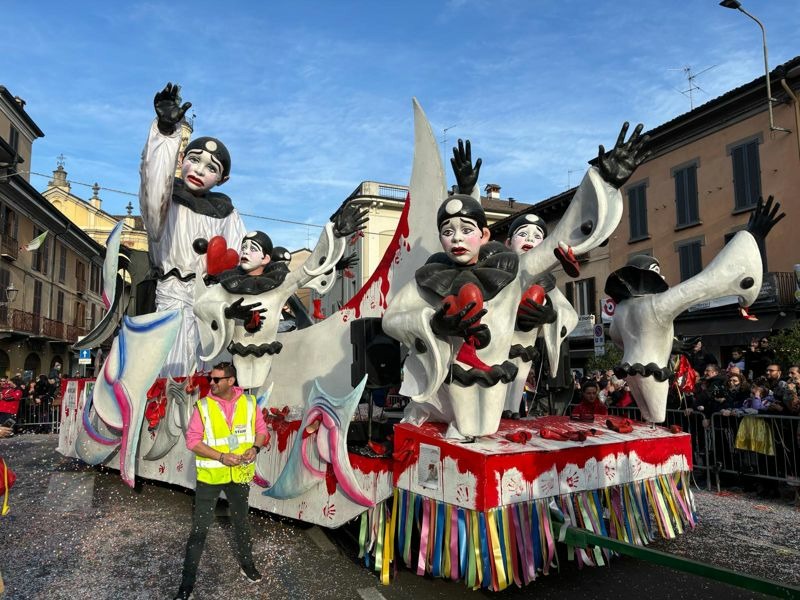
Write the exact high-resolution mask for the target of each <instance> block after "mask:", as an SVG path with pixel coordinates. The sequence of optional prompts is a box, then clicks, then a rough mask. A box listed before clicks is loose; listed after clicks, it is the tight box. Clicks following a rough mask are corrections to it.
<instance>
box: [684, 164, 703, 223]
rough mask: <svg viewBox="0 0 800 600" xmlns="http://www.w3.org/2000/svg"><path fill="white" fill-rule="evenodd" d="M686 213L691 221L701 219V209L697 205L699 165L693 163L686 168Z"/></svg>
mask: <svg viewBox="0 0 800 600" xmlns="http://www.w3.org/2000/svg"><path fill="white" fill-rule="evenodd" d="M686 180H687V181H686V194H687V198H686V204H687V210H686V214H687V215H688V217H689V221H688V222H689V223H696V222H697V221H699V220H700V211H699V209H698V206H697V167H695V166H694V165H692V166H691V167H689V168H688V169H686Z"/></svg>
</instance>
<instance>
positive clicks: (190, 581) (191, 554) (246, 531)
mask: <svg viewBox="0 0 800 600" xmlns="http://www.w3.org/2000/svg"><path fill="white" fill-rule="evenodd" d="M223 491H224V492H225V496H226V497H227V498H228V505H229V507H230V511H231V524H232V525H233V542H234V545H233V547H234V552H235V554H236V560H238V561H239V565H241V566H251V565H252V564H253V548H252V543H251V541H250V527H249V525H248V521H247V511H248V504H247V496H248V495H249V493H250V484H248V483H232V482H231V483H224V484H221V485H211V484H208V483H203V482H202V481H198V482H197V488H196V489H195V495H194V513H193V514H192V531H191V533H190V534H189V541H188V542H187V544H186V558H185V559H184V561H183V576H182V579H181V585H182V586H186V587H193V586H194V582H195V579H196V578H197V566H198V565H199V564H200V557H201V556H202V554H203V547H204V546H205V545H206V535H207V534H208V529H209V527H211V523H212V522H213V521H214V508H215V507H216V504H217V498H218V497H219V493H220V492H223Z"/></svg>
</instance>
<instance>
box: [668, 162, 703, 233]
mask: <svg viewBox="0 0 800 600" xmlns="http://www.w3.org/2000/svg"><path fill="white" fill-rule="evenodd" d="M672 176H673V177H674V178H675V212H676V214H677V219H676V223H675V226H676V227H686V226H689V225H694V224H696V223H699V222H700V210H699V208H698V206H697V163H692V164H689V165H686V166H684V167H676V168H674V169H673V170H672Z"/></svg>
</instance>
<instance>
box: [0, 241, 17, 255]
mask: <svg viewBox="0 0 800 600" xmlns="http://www.w3.org/2000/svg"><path fill="white" fill-rule="evenodd" d="M0 255H2V256H4V257H6V258H10V259H11V260H17V257H18V256H19V242H18V241H17V239H16V238H13V237H11V236H10V235H0Z"/></svg>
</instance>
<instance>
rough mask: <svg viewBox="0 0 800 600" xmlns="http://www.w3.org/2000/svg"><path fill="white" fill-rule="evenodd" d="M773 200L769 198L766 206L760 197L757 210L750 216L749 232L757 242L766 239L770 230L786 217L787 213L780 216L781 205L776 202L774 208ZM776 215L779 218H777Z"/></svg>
mask: <svg viewBox="0 0 800 600" xmlns="http://www.w3.org/2000/svg"><path fill="white" fill-rule="evenodd" d="M773 200H774V198H773V197H772V196H770V197H769V198H767V203H766V204H764V199H763V198H761V197H759V199H758V204H756V209H755V210H754V211H753V212H752V213H751V214H750V220H749V221H748V222H747V231H749V232H750V233H751V234H752V236H753V237H754V238H756V239H757V240H763V239H764V238H766V237H767V234H768V233H769V232H770V230H771V229H772V228H773V227H775V224H776V223H777V222H778V221H780V220H781V219H782V218H783V217H785V216H786V213H781V214H779V215H778V211H779V210H780V209H781V203H780V202H776V203H775V205H774V206H773V204H772V201H773ZM775 215H778V216H777V217H776V216H775Z"/></svg>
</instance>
